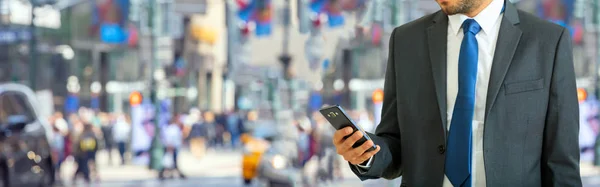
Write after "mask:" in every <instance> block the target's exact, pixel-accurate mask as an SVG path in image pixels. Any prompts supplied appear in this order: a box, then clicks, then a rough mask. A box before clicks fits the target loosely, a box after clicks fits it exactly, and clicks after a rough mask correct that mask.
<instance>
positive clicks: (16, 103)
mask: <svg viewBox="0 0 600 187" xmlns="http://www.w3.org/2000/svg"><path fill="white" fill-rule="evenodd" d="M14 115H20V116H25V117H26V118H27V123H31V122H33V121H34V120H35V115H34V112H33V108H32V107H31V105H30V104H29V102H27V96H25V94H23V93H19V92H4V93H2V94H0V124H2V125H5V124H7V123H8V117H9V116H14Z"/></svg>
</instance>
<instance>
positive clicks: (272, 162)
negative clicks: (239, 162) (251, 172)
mask: <svg viewBox="0 0 600 187" xmlns="http://www.w3.org/2000/svg"><path fill="white" fill-rule="evenodd" d="M277 123H278V124H277V125H274V126H271V127H270V129H271V130H274V131H275V133H274V135H273V136H269V137H268V138H267V139H266V140H267V141H268V142H269V148H268V150H267V151H266V152H265V153H264V154H263V156H262V157H261V160H260V161H259V163H258V164H259V165H258V176H257V179H258V181H259V184H262V185H263V186H269V187H285V186H290V187H292V186H302V185H304V184H305V183H304V182H305V181H304V177H303V173H304V172H303V168H302V166H301V164H300V161H299V155H298V151H299V148H298V140H299V133H298V129H297V128H296V126H295V125H293V123H291V122H286V121H278V122H277ZM286 124H288V125H286Z"/></svg>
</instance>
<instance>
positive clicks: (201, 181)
mask: <svg viewBox="0 0 600 187" xmlns="http://www.w3.org/2000/svg"><path fill="white" fill-rule="evenodd" d="M114 154H115V155H116V152H115V153H114ZM98 161H99V163H98V164H99V173H100V177H101V182H96V183H92V184H91V185H90V186H93V187H155V186H156V187H158V186H169V187H198V186H218V187H241V186H244V185H243V180H242V177H241V172H242V171H241V154H240V153H239V152H234V151H218V152H215V151H213V152H209V153H208V154H207V155H206V157H205V158H203V159H202V160H196V159H195V158H194V157H193V156H192V155H191V154H190V153H189V152H187V151H184V152H182V154H181V156H180V161H181V163H185V164H180V168H181V170H182V172H184V173H185V174H187V175H188V179H185V180H182V179H177V178H175V179H167V180H165V181H159V180H158V179H157V174H156V172H152V171H150V170H148V169H146V168H145V167H143V166H133V165H126V166H119V165H118V164H117V162H115V163H114V164H113V165H108V157H107V154H106V152H104V151H102V152H99V153H98ZM74 168H75V166H74V165H73V163H72V162H69V163H65V165H64V166H63V170H62V172H61V174H62V175H61V176H62V177H63V179H66V180H65V181H64V185H63V186H65V187H75V186H86V185H85V184H84V183H83V181H78V182H77V183H75V184H73V183H72V181H71V177H72V175H73V173H74ZM344 168H345V169H346V170H344V180H342V181H338V182H335V183H332V184H329V185H325V184H324V185H322V186H344V187H355V186H356V187H362V186H382V187H383V186H399V185H400V183H399V180H398V181H385V180H372V181H366V182H360V180H358V178H356V177H355V176H354V174H352V172H351V171H350V170H349V169H348V168H347V167H344ZM393 182H396V183H395V185H392V184H394V183H393ZM599 182H600V181H599ZM252 186H259V185H258V184H254V185H252Z"/></svg>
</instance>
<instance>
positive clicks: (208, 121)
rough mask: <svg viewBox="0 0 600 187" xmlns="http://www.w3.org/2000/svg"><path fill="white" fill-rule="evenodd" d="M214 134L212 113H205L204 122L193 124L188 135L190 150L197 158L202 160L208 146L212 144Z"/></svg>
mask: <svg viewBox="0 0 600 187" xmlns="http://www.w3.org/2000/svg"><path fill="white" fill-rule="evenodd" d="M214 134H215V133H214V115H213V114H212V113H211V112H205V113H204V118H203V120H202V121H199V122H197V123H195V124H193V125H192V128H191V130H190V133H189V135H188V138H189V139H190V150H191V151H192V154H193V155H194V156H195V157H196V158H198V159H200V158H202V156H204V154H205V153H206V148H207V145H210V142H212V141H211V140H212V138H213V137H214Z"/></svg>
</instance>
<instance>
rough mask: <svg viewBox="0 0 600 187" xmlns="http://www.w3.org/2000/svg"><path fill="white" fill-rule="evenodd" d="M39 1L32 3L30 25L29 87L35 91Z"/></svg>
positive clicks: (34, 0)
mask: <svg viewBox="0 0 600 187" xmlns="http://www.w3.org/2000/svg"><path fill="white" fill-rule="evenodd" d="M38 4H39V3H38V0H32V1H31V23H29V34H31V38H30V40H29V86H30V87H31V89H32V90H33V91H35V90H36V86H37V85H36V84H37V80H36V79H37V76H36V75H37V62H36V61H37V36H36V26H35V11H34V10H35V7H36V6H37V5H38Z"/></svg>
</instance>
